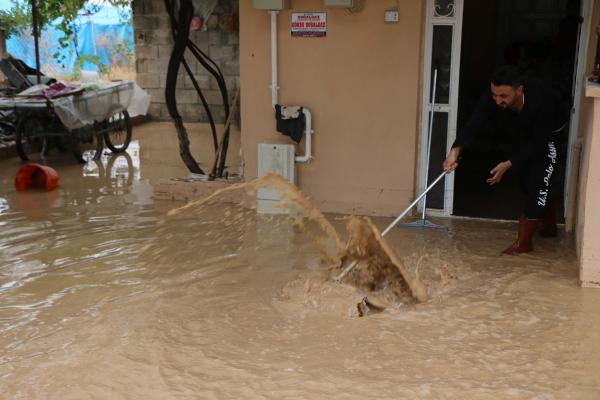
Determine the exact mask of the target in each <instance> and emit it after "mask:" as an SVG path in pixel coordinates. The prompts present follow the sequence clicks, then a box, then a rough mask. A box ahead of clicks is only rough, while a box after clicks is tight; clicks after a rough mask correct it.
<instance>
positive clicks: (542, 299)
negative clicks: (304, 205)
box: [0, 124, 600, 400]
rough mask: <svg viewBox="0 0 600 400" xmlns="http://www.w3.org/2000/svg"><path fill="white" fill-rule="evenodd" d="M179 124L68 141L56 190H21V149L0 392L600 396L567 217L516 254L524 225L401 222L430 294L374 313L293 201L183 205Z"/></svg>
mask: <svg viewBox="0 0 600 400" xmlns="http://www.w3.org/2000/svg"><path fill="white" fill-rule="evenodd" d="M157 127H158V128H157ZM159 128H160V129H159ZM167 130H168V132H167V133H165V131H167ZM165 135H167V136H165ZM165 137H170V138H171V141H172V140H174V134H173V132H172V129H171V126H170V125H168V124H164V125H161V124H158V125H147V126H142V127H137V128H136V129H135V130H134V139H135V141H134V142H133V143H132V146H131V147H130V149H129V152H128V154H127V155H120V156H117V157H115V156H111V155H109V154H107V155H105V156H104V157H103V158H102V160H101V162H99V163H91V164H88V165H78V164H75V163H74V161H73V160H72V157H70V156H63V157H60V156H55V158H52V157H51V159H50V161H49V163H50V165H52V166H53V167H54V168H55V169H56V170H57V171H58V172H59V174H60V185H61V186H60V189H59V190H57V191H54V192H48V193H42V192H34V193H17V192H16V191H15V190H14V186H13V182H12V180H13V176H14V173H15V172H16V170H17V169H18V168H19V166H20V165H21V163H20V161H18V160H17V159H10V160H5V161H0V398H2V399H161V400H162V399H600V290H594V289H582V288H580V287H579V286H578V265H577V259H576V255H575V252H574V245H573V243H572V241H571V239H570V238H569V237H567V236H565V235H564V233H561V236H560V237H559V238H553V239H542V238H536V239H535V242H534V244H535V246H536V251H535V252H534V253H532V254H531V255H523V256H519V257H508V256H504V257H499V256H498V253H499V252H500V251H501V250H502V249H503V248H504V247H506V246H508V244H510V242H511V240H514V237H515V230H516V224H514V223H497V222H481V221H469V220H442V219H437V220H435V222H437V223H442V224H444V225H447V226H449V227H450V232H449V233H448V232H433V231H419V230H401V229H394V230H392V231H391V232H390V233H389V234H388V235H387V236H386V240H387V243H388V244H389V246H390V247H391V248H392V249H393V251H394V252H395V254H396V255H397V257H398V259H399V260H400V261H401V263H402V264H403V266H404V267H405V268H406V270H407V271H408V272H409V274H410V276H411V277H413V278H414V277H418V279H419V280H420V281H421V282H423V284H424V285H425V286H426V288H427V296H428V299H427V301H424V302H416V303H410V302H406V303H402V302H399V303H397V304H395V305H393V306H391V307H390V306H388V307H386V308H385V309H384V310H383V311H380V312H373V313H368V314H367V315H365V316H363V317H359V316H358V314H357V304H358V303H359V302H360V301H361V299H363V298H364V296H365V295H368V294H367V293H365V292H362V291H360V290H358V289H356V288H354V287H353V286H350V285H340V284H336V283H334V282H332V281H331V280H330V279H328V278H327V277H328V272H329V270H328V264H327V262H326V261H325V260H324V257H323V254H322V251H321V250H322V249H320V248H319V247H318V246H317V245H316V244H315V243H316V242H315V241H314V240H313V239H314V237H313V238H312V239H311V238H309V237H308V236H307V234H306V233H305V231H304V230H303V229H301V228H299V227H298V226H297V225H294V224H293V223H292V221H291V220H290V219H289V218H285V217H274V218H266V217H262V216H257V215H256V212H255V211H253V210H252V209H250V208H244V207H241V206H239V205H236V204H224V203H220V202H218V201H211V202H208V203H205V204H202V205H199V206H195V207H189V208H186V209H182V210H180V211H179V212H176V213H174V214H173V213H172V215H170V216H167V214H168V212H169V211H170V210H173V209H176V208H178V207H181V206H182V205H183V204H182V203H176V202H168V201H155V200H154V199H153V185H155V184H156V182H157V181H158V179H159V178H163V177H164V178H166V177H171V176H184V175H187V172H186V170H185V168H184V166H183V163H182V162H181V161H180V160H179V158H178V154H177V148H176V143H173V145H172V146H171V145H165V142H166V140H165ZM398 211H401V210H398ZM338 217H339V216H335V215H327V216H326V218H327V220H328V221H329V222H331V224H332V225H333V226H334V227H335V229H336V230H337V231H338V232H339V235H340V237H341V238H342V240H345V239H346V236H345V235H346V233H345V232H346V231H345V228H344V226H345V221H343V220H340V219H338ZM391 220H392V219H390V218H373V219H372V221H373V223H374V224H375V225H376V226H377V227H379V229H383V228H385V227H386V226H387V225H388V224H389V223H390V222H391Z"/></svg>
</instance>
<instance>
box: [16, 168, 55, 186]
mask: <svg viewBox="0 0 600 400" xmlns="http://www.w3.org/2000/svg"><path fill="white" fill-rule="evenodd" d="M57 187H58V173H57V172H56V170H55V169H54V168H50V167H48V166H47V165H41V164H35V163H31V164H27V165H24V166H22V167H21V168H20V169H19V170H18V171H17V174H16V175H15V188H16V189H17V190H18V191H23V190H29V189H42V190H46V191H49V190H54V189H56V188H57Z"/></svg>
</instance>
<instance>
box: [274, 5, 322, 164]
mask: <svg viewBox="0 0 600 400" xmlns="http://www.w3.org/2000/svg"><path fill="white" fill-rule="evenodd" d="M269 14H271V106H272V107H273V108H275V105H276V104H279V99H278V97H279V84H278V81H277V79H278V75H277V14H279V11H269ZM302 110H303V112H304V117H305V122H306V123H305V131H304V133H305V137H304V141H305V151H304V155H303V156H297V157H296V158H295V160H296V162H309V161H310V160H311V159H312V114H311V112H310V110H308V109H307V108H305V107H302Z"/></svg>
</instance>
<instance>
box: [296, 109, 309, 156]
mask: <svg viewBox="0 0 600 400" xmlns="http://www.w3.org/2000/svg"><path fill="white" fill-rule="evenodd" d="M302 112H303V113H304V120H305V125H306V131H305V132H304V133H305V135H304V147H305V151H304V155H303V156H296V162H309V161H310V160H311V159H312V152H311V149H312V114H311V113H310V110H309V109H308V108H304V107H302Z"/></svg>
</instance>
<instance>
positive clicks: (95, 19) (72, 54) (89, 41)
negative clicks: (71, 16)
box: [0, 0, 133, 76]
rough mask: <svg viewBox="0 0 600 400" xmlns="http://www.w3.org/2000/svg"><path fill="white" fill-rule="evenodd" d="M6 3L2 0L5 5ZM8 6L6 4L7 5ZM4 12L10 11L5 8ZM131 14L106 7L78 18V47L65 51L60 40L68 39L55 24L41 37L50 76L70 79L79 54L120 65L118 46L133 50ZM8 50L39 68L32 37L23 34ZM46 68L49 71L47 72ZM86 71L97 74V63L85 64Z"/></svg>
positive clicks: (42, 59) (42, 60)
mask: <svg viewBox="0 0 600 400" xmlns="http://www.w3.org/2000/svg"><path fill="white" fill-rule="evenodd" d="M2 1H3V0H0V3H2ZM4 2H6V1H4ZM1 6H2V4H0V8H7V7H1ZM130 14H131V10H127V9H121V8H117V7H102V8H101V9H100V11H99V12H98V13H96V14H94V15H93V16H91V17H88V16H81V17H79V18H77V21H76V22H77V26H78V33H77V41H76V43H77V46H75V44H74V43H71V44H70V45H69V47H67V48H66V49H61V48H60V47H59V46H57V44H58V43H59V39H60V38H62V37H64V34H63V32H62V31H60V30H57V29H55V28H54V26H56V25H57V24H58V20H57V21H55V22H54V23H53V24H52V25H51V26H50V27H49V28H48V29H45V30H44V31H43V32H42V34H41V35H40V65H42V66H43V67H42V69H43V70H44V72H45V73H46V74H50V75H52V74H53V73H54V74H60V75H63V76H66V75H69V74H70V73H72V71H73V67H74V65H75V62H76V61H77V54H80V55H88V56H93V55H94V54H96V55H97V56H98V57H99V58H100V62H102V63H103V64H105V65H111V63H114V62H120V61H124V60H119V58H121V57H122V55H120V54H118V51H115V45H117V44H122V45H123V46H124V47H126V48H129V49H131V50H133V27H132V25H131V24H129V23H126V21H127V20H129V21H131V19H130V18H129V16H130ZM6 50H7V51H8V52H9V53H10V54H11V55H12V56H13V57H15V58H18V59H21V60H23V61H24V62H25V63H26V64H27V65H29V66H30V67H34V66H35V51H34V44H33V37H32V36H31V35H30V34H27V33H23V34H21V35H19V36H12V37H10V38H9V39H8V40H7V41H6ZM55 52H58V53H59V54H60V58H59V59H55V58H54V57H53V54H54V53H55ZM44 67H45V68H44ZM83 69H84V70H89V71H97V67H96V65H95V64H93V63H89V62H84V63H83Z"/></svg>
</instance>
